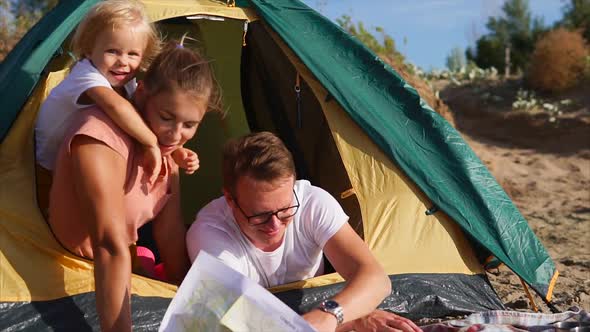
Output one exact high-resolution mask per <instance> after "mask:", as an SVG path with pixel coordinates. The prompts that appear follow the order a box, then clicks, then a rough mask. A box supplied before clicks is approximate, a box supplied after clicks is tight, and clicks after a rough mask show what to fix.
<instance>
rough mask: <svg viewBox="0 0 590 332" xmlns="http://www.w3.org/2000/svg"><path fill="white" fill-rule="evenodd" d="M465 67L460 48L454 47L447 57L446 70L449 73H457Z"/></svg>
mask: <svg viewBox="0 0 590 332" xmlns="http://www.w3.org/2000/svg"><path fill="white" fill-rule="evenodd" d="M463 66H465V56H463V51H462V50H461V48H460V47H454V48H453V49H452V50H451V53H450V54H449V55H448V56H447V68H449V70H450V71H458V70H460V69H461V67H463Z"/></svg>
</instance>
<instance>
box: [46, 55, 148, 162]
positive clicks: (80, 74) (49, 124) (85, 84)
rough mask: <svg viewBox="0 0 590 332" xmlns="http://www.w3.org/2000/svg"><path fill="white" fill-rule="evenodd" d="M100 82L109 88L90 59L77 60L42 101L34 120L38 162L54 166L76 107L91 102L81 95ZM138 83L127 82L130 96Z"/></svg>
mask: <svg viewBox="0 0 590 332" xmlns="http://www.w3.org/2000/svg"><path fill="white" fill-rule="evenodd" d="M98 86H104V87H106V88H110V89H112V87H111V84H110V83H109V81H108V80H107V79H106V78H105V77H104V76H103V75H102V74H101V73H100V72H99V71H98V70H97V69H96V68H95V67H94V66H93V65H92V63H91V62H90V61H89V60H88V59H82V60H80V61H78V62H77V63H76V64H75V65H74V67H73V68H72V70H71V71H70V73H69V74H68V76H67V77H66V78H65V79H64V80H63V81H62V82H61V83H60V84H58V85H57V86H56V87H55V88H54V89H53V90H51V93H50V94H49V96H48V97H47V99H45V101H44V102H43V105H41V109H40V110H39V115H38V116H37V122H36V124H35V156H36V159H37V163H38V164H39V165H41V166H43V167H44V168H46V169H48V170H53V169H54V168H55V160H56V158H57V151H59V147H60V145H61V142H62V141H63V139H64V137H65V135H66V132H67V130H68V129H69V127H70V124H71V120H72V116H73V115H74V114H75V111H77V110H79V109H81V108H86V107H89V106H92V104H79V103H78V100H79V99H80V96H81V95H82V94H83V93H84V92H85V91H86V90H88V89H90V88H93V87H98ZM136 87H137V83H136V81H135V79H132V80H131V81H129V82H127V84H125V91H126V92H127V96H132V95H133V93H134V92H135V88H136Z"/></svg>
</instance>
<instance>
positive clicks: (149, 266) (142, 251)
mask: <svg viewBox="0 0 590 332" xmlns="http://www.w3.org/2000/svg"><path fill="white" fill-rule="evenodd" d="M136 253H137V258H136V259H137V262H136V263H135V264H134V265H135V266H136V267H138V268H140V269H141V270H142V271H136V273H139V274H142V275H145V276H147V277H150V278H154V277H155V273H156V271H155V265H156V257H155V256H154V253H153V252H152V251H151V250H149V249H148V248H146V247H141V246H137V247H136Z"/></svg>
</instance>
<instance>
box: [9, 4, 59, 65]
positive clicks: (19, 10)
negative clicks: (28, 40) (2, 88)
mask: <svg viewBox="0 0 590 332" xmlns="http://www.w3.org/2000/svg"><path fill="white" fill-rule="evenodd" d="M57 3H58V0H0V61H2V60H4V57H6V54H8V52H10V50H12V48H13V47H14V45H16V43H17V42H18V41H19V40H20V39H21V37H22V36H23V35H24V34H25V33H26V32H27V31H28V30H29V29H30V28H31V27H32V26H33V25H34V24H35V23H37V21H38V20H39V19H40V18H41V17H43V15H44V14H45V13H47V12H48V11H49V10H50V9H51V8H53V7H54V6H55V5H57Z"/></svg>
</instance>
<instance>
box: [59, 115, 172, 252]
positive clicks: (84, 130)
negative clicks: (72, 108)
mask: <svg viewBox="0 0 590 332" xmlns="http://www.w3.org/2000/svg"><path fill="white" fill-rule="evenodd" d="M77 135H86V136H89V137H92V138H94V139H96V140H99V141H101V142H102V143H104V144H106V145H107V146H109V147H110V148H111V149H113V150H114V151H115V152H117V153H118V154H119V155H121V157H122V158H123V159H124V160H126V161H127V170H126V177H125V188H122V190H124V198H123V199H124V203H125V205H124V206H125V216H126V218H125V220H121V222H124V223H125V224H126V229H127V237H128V242H129V245H131V244H133V243H134V242H136V241H137V238H138V235H137V229H138V228H139V227H141V226H142V225H144V224H145V223H147V222H148V221H150V220H152V219H153V218H154V217H155V216H157V215H158V213H159V212H160V211H161V210H162V208H163V207H164V205H165V204H166V202H167V201H168V199H169V197H170V195H171V192H170V188H171V185H170V184H171V179H170V172H171V171H172V170H176V171H177V167H178V166H177V165H176V164H175V163H174V162H173V161H172V158H171V157H170V156H166V157H164V161H163V164H162V172H161V173H160V179H159V180H158V181H156V183H154V184H153V185H148V184H146V183H145V179H144V171H143V167H142V166H141V154H140V152H141V149H140V148H139V147H138V146H137V143H135V141H134V140H133V139H132V138H131V137H130V136H129V135H127V134H126V133H125V132H124V131H123V130H121V129H120V128H119V127H118V126H117V125H116V124H115V123H114V122H113V121H112V120H111V119H110V118H109V117H108V116H107V115H106V114H105V113H104V112H102V111H101V110H100V109H99V108H97V107H90V108H88V109H84V110H82V111H79V114H77V115H76V119H75V120H74V123H73V124H72V127H71V130H70V132H69V134H68V135H66V138H65V140H64V142H63V143H62V145H61V148H60V151H59V153H58V157H57V163H56V167H55V172H54V175H53V184H52V187H51V192H50V196H49V197H50V198H49V224H50V226H51V229H52V231H53V233H54V234H55V236H56V237H57V239H58V241H59V242H60V243H61V244H62V245H63V246H64V247H66V249H68V250H70V251H71V252H72V253H74V254H76V255H79V256H83V257H86V258H90V259H92V258H93V257H94V255H93V253H92V246H91V243H90V235H89V232H88V228H87V223H86V222H84V220H83V219H82V218H84V216H86V215H87V214H86V213H83V211H81V204H80V200H79V197H78V195H77V194H76V189H75V187H74V184H75V181H76V179H75V178H74V177H72V174H73V171H72V160H71V150H70V148H71V142H72V140H73V138H74V137H75V136H77ZM172 167H174V169H173V168H172Z"/></svg>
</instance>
